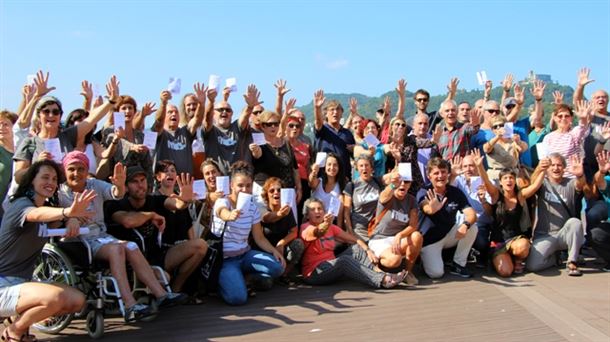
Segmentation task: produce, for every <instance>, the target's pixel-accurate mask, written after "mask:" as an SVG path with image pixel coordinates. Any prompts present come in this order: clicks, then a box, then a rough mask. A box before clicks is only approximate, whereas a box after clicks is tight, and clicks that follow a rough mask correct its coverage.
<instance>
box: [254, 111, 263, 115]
mask: <svg viewBox="0 0 610 342" xmlns="http://www.w3.org/2000/svg"><path fill="white" fill-rule="evenodd" d="M262 112H263V111H262V110H257V111H256V112H252V114H254V115H259V114H260V113H262Z"/></svg>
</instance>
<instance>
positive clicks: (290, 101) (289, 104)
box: [284, 97, 297, 115]
mask: <svg viewBox="0 0 610 342" xmlns="http://www.w3.org/2000/svg"><path fill="white" fill-rule="evenodd" d="M296 104H297V99H295V98H294V97H291V98H289V99H288V101H286V103H284V113H286V115H290V112H292V111H293V109H294V106H296Z"/></svg>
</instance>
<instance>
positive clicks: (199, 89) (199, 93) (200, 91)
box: [193, 82, 208, 105]
mask: <svg viewBox="0 0 610 342" xmlns="http://www.w3.org/2000/svg"><path fill="white" fill-rule="evenodd" d="M193 90H194V91H195V97H196V98H197V101H198V102H199V104H201V105H204V104H205V95H206V93H207V92H208V88H206V87H205V84H203V83H200V82H197V83H195V85H194V86H193Z"/></svg>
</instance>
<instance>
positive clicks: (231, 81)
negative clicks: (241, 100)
mask: <svg viewBox="0 0 610 342" xmlns="http://www.w3.org/2000/svg"><path fill="white" fill-rule="evenodd" d="M225 82H226V84H225V86H226V87H227V88H231V92H232V93H234V92H236V91H237V78H235V77H231V78H227V80H226V81H225Z"/></svg>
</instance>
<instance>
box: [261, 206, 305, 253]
mask: <svg viewBox="0 0 610 342" xmlns="http://www.w3.org/2000/svg"><path fill="white" fill-rule="evenodd" d="M261 225H262V226H263V232H264V233H265V237H266V238H267V240H269V243H271V245H272V246H275V245H277V243H278V242H279V241H280V240H281V239H283V238H285V237H286V235H288V233H289V232H290V229H292V228H296V226H297V223H296V221H295V220H294V215H292V212H290V213H289V214H288V215H286V216H284V217H282V218H281V219H280V220H279V221H277V222H273V223H264V222H262V221H261ZM259 249H260V248H259Z"/></svg>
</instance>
